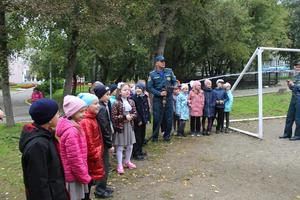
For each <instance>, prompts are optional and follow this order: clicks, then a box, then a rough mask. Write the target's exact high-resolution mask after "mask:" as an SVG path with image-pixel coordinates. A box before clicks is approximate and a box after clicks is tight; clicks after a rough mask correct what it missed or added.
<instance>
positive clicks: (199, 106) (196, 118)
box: [188, 81, 204, 136]
mask: <svg viewBox="0 0 300 200" xmlns="http://www.w3.org/2000/svg"><path fill="white" fill-rule="evenodd" d="M191 86H192V90H191V91H190V94H189V98H188V102H189V106H190V115H191V135H192V136H195V135H197V136H200V135H201V117H202V116H203V107H204V93H203V90H201V83H200V81H193V84H192V85H191Z"/></svg>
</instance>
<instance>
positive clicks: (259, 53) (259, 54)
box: [230, 47, 300, 139]
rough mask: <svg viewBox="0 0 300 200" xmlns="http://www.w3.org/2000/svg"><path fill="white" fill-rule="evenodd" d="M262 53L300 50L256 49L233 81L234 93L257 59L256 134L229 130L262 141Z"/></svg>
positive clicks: (296, 50)
mask: <svg viewBox="0 0 300 200" xmlns="http://www.w3.org/2000/svg"><path fill="white" fill-rule="evenodd" d="M264 51H285V52H300V49H289V48H273V47H258V48H256V50H255V51H254V53H253V54H252V56H251V58H250V59H249V61H248V62H247V64H246V65H245V67H244V69H243V71H242V72H241V74H240V75H239V77H238V78H237V80H236V81H235V83H234V84H233V86H232V89H231V90H232V92H234V90H235V88H236V87H237V85H238V84H239V82H240V81H241V79H242V78H243V76H244V75H245V73H246V72H247V70H248V69H249V67H250V66H251V64H252V62H253V61H254V59H255V58H257V65H258V66H257V67H258V70H257V72H258V133H253V132H249V131H245V130H242V129H237V128H234V127H230V128H231V129H233V130H235V131H239V132H241V133H244V134H247V135H250V136H254V137H257V138H260V139H263V136H264V133H263V125H264V124H263V120H264V118H263V75H262V54H263V52H264Z"/></svg>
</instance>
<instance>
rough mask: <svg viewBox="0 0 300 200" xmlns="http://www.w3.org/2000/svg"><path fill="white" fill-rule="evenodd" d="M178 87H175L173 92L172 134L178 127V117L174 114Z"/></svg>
mask: <svg viewBox="0 0 300 200" xmlns="http://www.w3.org/2000/svg"><path fill="white" fill-rule="evenodd" d="M179 92H180V90H179V87H175V88H174V90H173V129H174V133H175V132H176V131H177V129H178V127H179V123H180V120H179V116H178V115H177V114H176V102H177V97H178V95H179Z"/></svg>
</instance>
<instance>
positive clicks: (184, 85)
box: [181, 83, 189, 90]
mask: <svg viewBox="0 0 300 200" xmlns="http://www.w3.org/2000/svg"><path fill="white" fill-rule="evenodd" d="M184 88H187V89H189V86H188V84H185V83H183V84H181V90H183V89H184Z"/></svg>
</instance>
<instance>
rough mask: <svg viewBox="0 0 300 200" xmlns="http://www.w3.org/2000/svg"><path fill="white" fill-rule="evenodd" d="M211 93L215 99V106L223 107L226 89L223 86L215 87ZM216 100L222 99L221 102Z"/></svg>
mask: <svg viewBox="0 0 300 200" xmlns="http://www.w3.org/2000/svg"><path fill="white" fill-rule="evenodd" d="M213 95H214V97H215V99H216V108H224V107H225V101H226V100H227V99H228V97H227V94H226V91H225V90H224V89H223V88H215V89H214V90H213ZM217 101H223V103H217Z"/></svg>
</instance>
